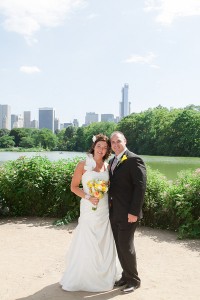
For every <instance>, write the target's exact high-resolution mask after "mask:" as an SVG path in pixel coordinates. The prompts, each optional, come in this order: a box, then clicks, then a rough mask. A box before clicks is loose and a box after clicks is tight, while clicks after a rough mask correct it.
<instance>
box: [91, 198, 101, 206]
mask: <svg viewBox="0 0 200 300" xmlns="http://www.w3.org/2000/svg"><path fill="white" fill-rule="evenodd" d="M89 201H90V202H91V203H92V204H93V205H98V203H99V199H98V198H96V197H90V199H89Z"/></svg>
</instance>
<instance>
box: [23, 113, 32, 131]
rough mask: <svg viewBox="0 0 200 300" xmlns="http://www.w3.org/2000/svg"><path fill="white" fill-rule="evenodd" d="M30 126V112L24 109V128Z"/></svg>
mask: <svg viewBox="0 0 200 300" xmlns="http://www.w3.org/2000/svg"><path fill="white" fill-rule="evenodd" d="M30 127H31V112H30V111H24V128H30Z"/></svg>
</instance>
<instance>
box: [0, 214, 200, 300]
mask: <svg viewBox="0 0 200 300" xmlns="http://www.w3.org/2000/svg"><path fill="white" fill-rule="evenodd" d="M52 223H53V220H52V219H29V218H27V219H1V220H0V299H1V300H79V299H94V300H108V299H116V300H119V299H123V300H127V299H134V300H172V299H173V300H179V299H180V300H183V299H184V300H198V299H200V255H199V254H200V252H199V250H200V240H183V241H180V240H177V235H176V233H172V232H168V231H164V230H155V229H150V228H146V227H139V228H138V229H137V232H136V235H135V246H136V252H137V260H138V271H139V275H140V277H141V279H142V285H141V288H140V289H138V290H136V291H135V292H134V293H131V294H128V295H122V293H121V292H120V289H114V290H112V291H110V292H106V293H87V292H73V293H72V292H66V291H63V290H62V289H61V287H60V286H59V283H58V282H59V280H60V278H61V276H62V273H63V271H64V267H65V255H66V252H67V249H68V247H69V244H70V241H71V238H72V236H73V230H74V228H75V227H76V225H77V224H76V223H72V224H69V225H66V226H61V227H56V226H53V225H52ZM80 251H81V249H80Z"/></svg>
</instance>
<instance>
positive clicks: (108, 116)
mask: <svg viewBox="0 0 200 300" xmlns="http://www.w3.org/2000/svg"><path fill="white" fill-rule="evenodd" d="M114 121H115V118H114V115H113V114H101V122H114Z"/></svg>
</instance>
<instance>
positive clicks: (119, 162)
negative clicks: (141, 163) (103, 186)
mask: <svg viewBox="0 0 200 300" xmlns="http://www.w3.org/2000/svg"><path fill="white" fill-rule="evenodd" d="M124 155H126V156H127V158H128V150H126V151H125V152H124V153H123V154H122V156H121V158H120V160H119V161H118V163H117V165H116V167H115V169H114V172H113V174H114V173H115V171H116V170H117V169H118V168H119V167H121V165H122V164H123V161H121V159H122V157H123V156H124Z"/></svg>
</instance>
